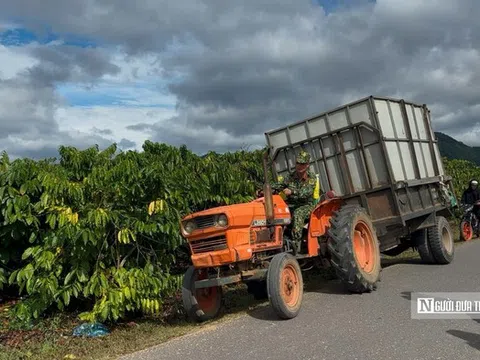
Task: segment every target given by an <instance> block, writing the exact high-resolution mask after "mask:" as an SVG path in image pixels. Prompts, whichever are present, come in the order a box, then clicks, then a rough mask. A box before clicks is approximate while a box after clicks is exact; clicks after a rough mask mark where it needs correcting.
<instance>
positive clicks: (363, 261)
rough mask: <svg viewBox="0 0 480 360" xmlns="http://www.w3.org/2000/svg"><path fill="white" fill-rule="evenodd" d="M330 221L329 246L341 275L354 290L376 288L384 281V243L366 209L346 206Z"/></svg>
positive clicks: (339, 275)
mask: <svg viewBox="0 0 480 360" xmlns="http://www.w3.org/2000/svg"><path fill="white" fill-rule="evenodd" d="M330 223H331V227H330V229H329V230H328V235H329V239H328V249H329V252H330V256H331V259H330V262H331V264H332V267H333V268H334V269H335V272H336V273H337V276H338V277H339V278H340V280H342V281H343V282H344V283H345V285H346V286H347V288H348V290H350V291H351V292H355V293H363V292H370V291H372V290H375V289H376V286H377V282H378V281H379V280H380V271H381V263H380V246H379V242H378V239H377V235H376V232H375V229H374V227H373V224H372V221H371V220H370V217H369V216H368V214H367V212H366V211H365V209H363V208H362V207H360V206H357V205H345V206H343V207H342V208H341V209H340V210H339V211H337V212H335V214H334V216H333V217H332V219H331V220H330Z"/></svg>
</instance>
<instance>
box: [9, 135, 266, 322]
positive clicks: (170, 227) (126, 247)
mask: <svg viewBox="0 0 480 360" xmlns="http://www.w3.org/2000/svg"><path fill="white" fill-rule="evenodd" d="M143 150H144V151H143V152H133V151H129V152H117V149H116V146H115V145H112V146H111V147H109V148H108V149H106V150H104V151H99V149H98V148H95V147H94V148H89V149H87V150H84V151H79V150H77V149H75V148H72V147H61V148H60V149H59V153H60V159H59V161H58V162H56V161H55V159H52V160H44V161H33V160H29V159H18V160H15V161H13V162H11V161H10V160H9V158H8V156H7V154H5V153H4V154H3V155H2V158H1V159H0V203H1V213H0V236H1V238H2V241H1V243H0V287H5V286H9V287H10V288H14V289H17V291H18V294H19V295H21V296H24V300H23V301H22V302H20V303H19V305H18V306H17V307H16V308H15V315H16V316H17V317H18V318H19V319H20V320H22V321H25V322H28V321H30V320H31V319H32V318H38V317H39V316H41V315H42V314H44V313H45V312H46V311H48V310H49V309H53V310H54V309H55V308H57V309H59V310H63V309H65V308H67V307H71V306H74V305H78V306H82V308H83V309H84V310H85V311H84V312H83V313H82V314H81V318H82V319H84V320H89V321H105V320H117V319H119V318H121V317H123V316H125V314H126V313H127V312H137V311H140V312H143V313H154V312H158V311H160V309H161V307H162V299H165V298H166V297H168V296H171V295H172V294H173V292H175V291H176V290H177V289H178V288H179V286H180V281H181V277H180V276H181V274H179V275H177V274H176V273H175V268H176V267H177V266H179V264H178V263H177V262H176V256H175V250H176V249H177V248H178V247H179V246H180V245H181V244H182V243H183V239H182V237H181V236H180V232H179V226H178V224H179V220H180V218H181V217H182V216H184V215H186V214H187V213H190V212H192V211H198V210H203V209H205V208H209V207H212V206H218V205H224V204H232V203H239V202H244V201H249V200H252V199H253V196H254V193H255V190H256V189H257V188H259V187H260V186H261V183H262V167H261V164H262V163H261V152H260V151H256V152H246V151H243V152H237V153H227V154H223V155H219V154H216V153H208V154H207V155H206V156H204V157H199V156H197V155H195V154H193V153H192V152H190V151H189V150H188V149H187V148H186V147H185V146H182V147H180V148H178V149H177V148H174V147H170V146H167V145H164V144H156V143H152V142H149V141H147V142H146V143H145V144H144V147H143Z"/></svg>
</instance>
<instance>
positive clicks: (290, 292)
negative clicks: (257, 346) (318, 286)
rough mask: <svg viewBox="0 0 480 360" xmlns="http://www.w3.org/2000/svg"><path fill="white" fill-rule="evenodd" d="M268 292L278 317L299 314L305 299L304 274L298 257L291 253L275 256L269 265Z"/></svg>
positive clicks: (283, 317) (285, 317)
mask: <svg viewBox="0 0 480 360" xmlns="http://www.w3.org/2000/svg"><path fill="white" fill-rule="evenodd" d="M267 292H268V298H269V300H270V305H271V306H272V308H273V310H274V311H275V313H276V314H277V315H278V317H280V318H281V319H292V318H294V317H296V316H297V315H298V313H299V312H300V308H301V305H302V300H303V276H302V271H301V269H300V265H299V264H298V261H297V259H295V257H293V256H292V255H291V254H288V253H280V254H277V255H275V256H274V257H273V259H272V261H271V262H270V265H269V267H268V273H267Z"/></svg>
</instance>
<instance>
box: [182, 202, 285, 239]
mask: <svg viewBox="0 0 480 360" xmlns="http://www.w3.org/2000/svg"><path fill="white" fill-rule="evenodd" d="M273 208H274V215H275V219H279V220H280V219H281V220H285V221H282V223H285V222H286V223H288V222H289V221H290V216H291V215H290V211H289V209H288V206H287V204H286V203H285V201H284V200H283V199H282V198H281V197H280V196H278V195H274V196H273ZM222 214H223V215H225V216H226V218H227V224H226V225H224V223H222V224H219V222H217V223H216V219H219V216H220V215H222ZM265 220H266V214H265V205H264V198H259V199H256V200H253V201H251V202H248V203H242V204H233V205H225V206H219V207H215V208H211V209H208V210H203V211H199V212H196V213H193V214H190V215H188V216H185V217H184V218H183V219H182V221H181V225H182V233H183V236H185V237H190V236H195V235H198V234H201V233H205V232H209V233H210V232H211V231H212V230H216V231H219V230H222V228H224V229H225V230H226V229H229V230H230V229H235V228H246V227H250V226H252V225H254V222H255V221H257V222H258V223H259V224H261V223H262V222H263V221H265ZM192 222H193V223H194V224H195V229H194V230H193V231H190V232H189V233H186V232H185V226H186V225H187V224H189V223H190V224H191V223H192ZM222 225H224V226H222ZM257 226H258V225H257Z"/></svg>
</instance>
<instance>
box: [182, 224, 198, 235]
mask: <svg viewBox="0 0 480 360" xmlns="http://www.w3.org/2000/svg"><path fill="white" fill-rule="evenodd" d="M195 229H196V225H195V223H194V222H193V221H187V222H186V223H185V224H184V225H183V230H184V231H185V233H186V234H187V235H190V234H191V233H192V232H193V231H194V230H195Z"/></svg>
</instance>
